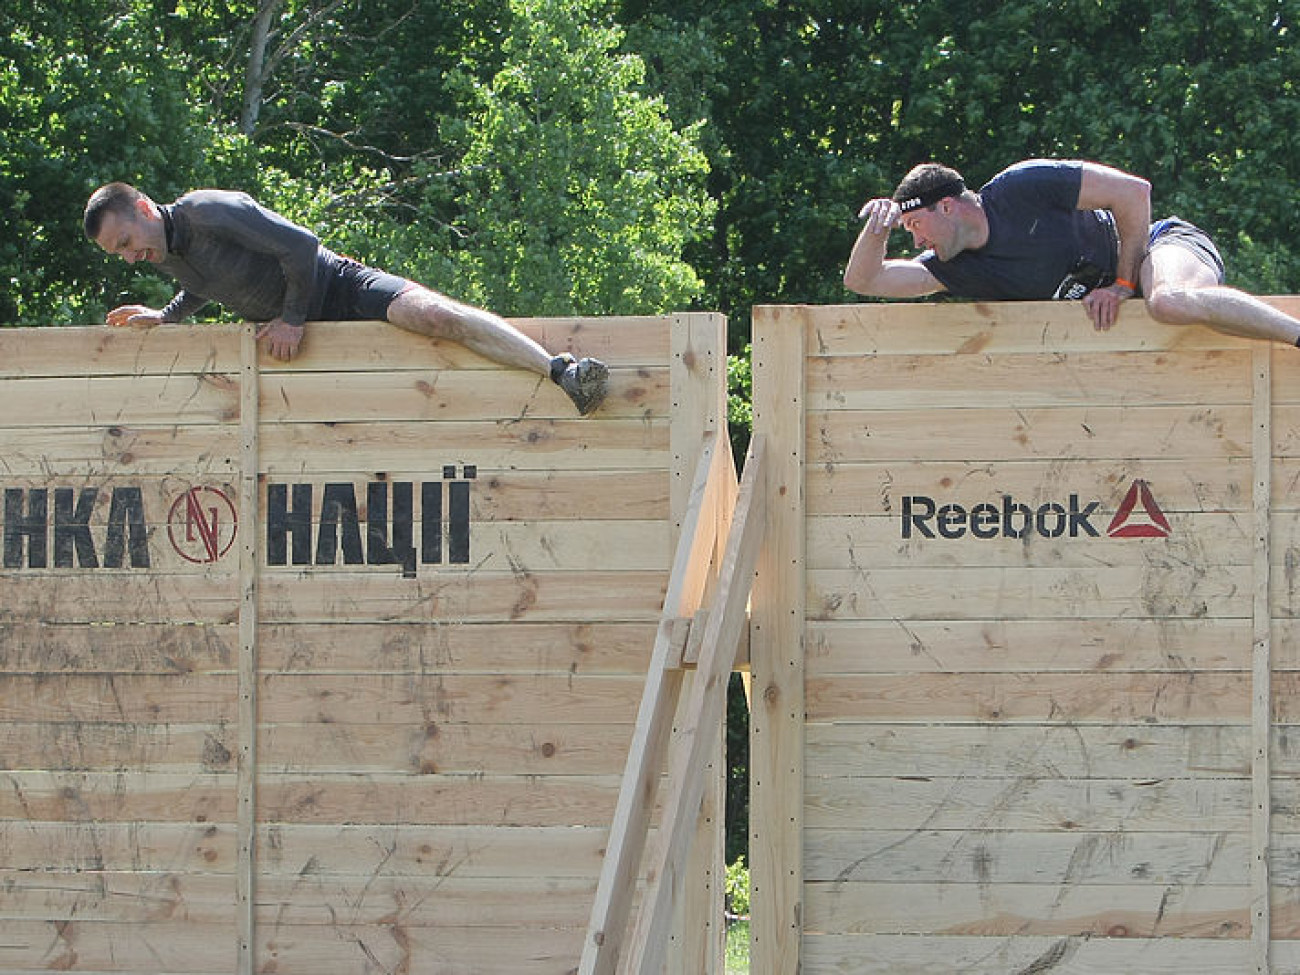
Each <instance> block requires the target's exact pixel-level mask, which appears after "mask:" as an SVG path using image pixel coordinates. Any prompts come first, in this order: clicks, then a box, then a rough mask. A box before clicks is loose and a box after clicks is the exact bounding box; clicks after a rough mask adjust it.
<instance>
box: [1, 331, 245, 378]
mask: <svg viewBox="0 0 1300 975" xmlns="http://www.w3.org/2000/svg"><path fill="white" fill-rule="evenodd" d="M239 332H240V329H239V326H237V325H174V326H169V327H167V328H156V329H147V330H137V329H129V328H106V327H102V326H101V327H92V328H6V329H4V331H3V332H0V378H4V379H15V378H23V377H33V376H119V375H127V376H148V375H162V376H168V375H173V374H184V373H208V372H216V373H222V372H225V373H234V372H238V371H239V362H240V359H239ZM70 348H75V349H76V350H77V352H78V354H77V355H69V354H68V350H69V349H70Z"/></svg>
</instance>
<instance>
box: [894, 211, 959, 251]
mask: <svg viewBox="0 0 1300 975" xmlns="http://www.w3.org/2000/svg"><path fill="white" fill-rule="evenodd" d="M952 202H953V201H952V198H951V197H945V198H944V199H942V200H940V201H939V202H938V203H935V204H934V205H933V206H928V207H922V208H921V209H920V210H913V211H912V212H911V213H906V214H904V215H903V218H902V220H900V221H899V222H900V223H901V224H902V225H903V229H904V230H906V231H907V232H908V233H909V234H911V235H912V241H913V242H914V243H915V244H916V246H917V247H918V248H919V249H921V250H931V249H932V250H933V251H934V252H935V254H936V255H937V256H938V258H939V260H941V261H947V260H951V259H952V258H953V257H956V256H957V254H958V253H959V252H960V251H959V248H958V246H957V226H956V224H957V221H956V218H955V216H954V215H953V213H952Z"/></svg>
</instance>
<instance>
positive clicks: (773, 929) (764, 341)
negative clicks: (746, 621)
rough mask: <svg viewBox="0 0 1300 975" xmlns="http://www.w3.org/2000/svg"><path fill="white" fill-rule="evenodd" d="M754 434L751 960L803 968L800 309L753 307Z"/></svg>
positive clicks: (785, 972) (805, 324)
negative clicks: (756, 534) (761, 512)
mask: <svg viewBox="0 0 1300 975" xmlns="http://www.w3.org/2000/svg"><path fill="white" fill-rule="evenodd" d="M753 321H754V339H753V358H754V432H755V433H756V434H761V435H763V436H765V437H766V438H767V455H768V459H769V462H768V464H767V469H768V476H767V484H766V496H767V499H768V504H767V509H768V523H767V525H766V527H765V532H764V534H765V538H766V544H765V545H764V549H763V553H762V554H761V555H760V557H759V563H758V573H757V576H756V579H755V583H754V593H753V614H752V620H751V628H750V669H751V673H752V678H751V680H752V686H753V695H752V698H751V700H752V701H753V702H754V706H753V708H752V711H751V713H750V813H749V815H750V822H751V823H752V824H754V826H755V828H754V829H752V830H751V834H750V848H749V854H750V898H751V899H750V914H751V918H752V920H751V924H750V964H751V966H752V967H753V968H754V970H755V971H758V972H762V973H764V975H796V973H798V972H799V971H800V970H801V964H802V963H801V947H800V946H801V943H802V935H803V885H802V882H801V881H802V876H803V853H802V851H803V838H802V833H803V829H804V826H805V818H804V817H805V804H804V802H803V800H802V798H801V795H802V791H803V779H804V759H803V712H804V690H803V679H804V645H803V643H804V641H803V634H804V628H803V621H804V616H805V602H804V601H805V581H804V543H803V537H804V532H803V521H804V497H805V487H804V476H803V475H804V470H803V468H804V463H805V447H804V434H805V427H806V425H805V419H804V413H805V409H806V394H805V388H804V386H805V376H804V355H805V347H806V343H808V342H809V341H810V336H809V321H808V316H807V315H805V314H804V313H803V312H802V311H801V310H788V309H782V308H763V307H758V308H755V309H754V310H753Z"/></svg>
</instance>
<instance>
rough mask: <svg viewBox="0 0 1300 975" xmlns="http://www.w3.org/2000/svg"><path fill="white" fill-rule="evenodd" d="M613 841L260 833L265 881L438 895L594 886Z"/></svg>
mask: <svg viewBox="0 0 1300 975" xmlns="http://www.w3.org/2000/svg"><path fill="white" fill-rule="evenodd" d="M606 835H607V829H606V827H605V826H604V825H603V824H602V825H599V826H572V825H560V826H549V827H546V826H541V827H538V826H512V827H500V826H495V825H486V826H473V825H451V826H449V825H439V824H433V825H420V826H413V825H410V824H406V823H392V824H385V825H364V824H362V825H339V824H320V825H304V824H283V823H268V824H265V825H264V826H263V828H262V829H261V831H260V833H259V846H258V850H257V855H258V863H259V864H260V866H261V871H262V874H261V875H262V876H263V877H264V878H268V879H273V878H278V877H283V878H287V879H290V880H292V879H298V880H301V879H302V878H303V877H307V876H310V877H322V878H328V877H346V878H352V879H353V880H356V879H365V878H369V877H372V876H374V875H375V874H376V873H377V872H382V874H383V875H384V876H387V877H394V878H397V877H403V878H410V881H411V885H412V888H413V889H422V888H436V887H437V886H438V885H439V883H440V882H441V880H442V879H443V878H444V877H448V876H455V877H459V878H462V879H466V878H496V879H498V880H503V881H507V882H514V881H517V880H524V879H527V878H530V877H531V878H533V879H542V878H556V879H562V878H568V879H584V880H587V881H591V882H594V880H595V878H596V877H597V875H598V874H599V873H600V862H601V858H602V856H603V855H604V852H605V837H606ZM594 889H595V888H594V887H593V888H592V892H593V893H594ZM589 905H590V896H589V897H588V906H589ZM585 912H586V908H584V914H585ZM582 920H585V918H580V919H579V921H582Z"/></svg>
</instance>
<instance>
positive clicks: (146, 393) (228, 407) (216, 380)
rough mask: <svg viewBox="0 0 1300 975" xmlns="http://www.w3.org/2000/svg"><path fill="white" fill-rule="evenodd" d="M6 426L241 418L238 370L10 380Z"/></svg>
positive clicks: (194, 422) (206, 421)
mask: <svg viewBox="0 0 1300 975" xmlns="http://www.w3.org/2000/svg"><path fill="white" fill-rule="evenodd" d="M5 405H6V407H7V409H6V411H5V420H4V422H5V429H6V430H13V429H22V428H28V427H46V428H49V427H79V426H86V425H90V426H112V425H114V424H118V423H131V424H137V425H138V424H180V425H186V426H189V425H205V424H222V423H230V422H233V421H235V420H237V418H238V416H239V376H238V374H234V375H231V374H228V373H213V372H199V373H195V374H187V373H172V374H169V375H165V376H130V375H127V376H120V375H117V376H94V377H48V378H39V379H9V380H7V381H6V382H5Z"/></svg>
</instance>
